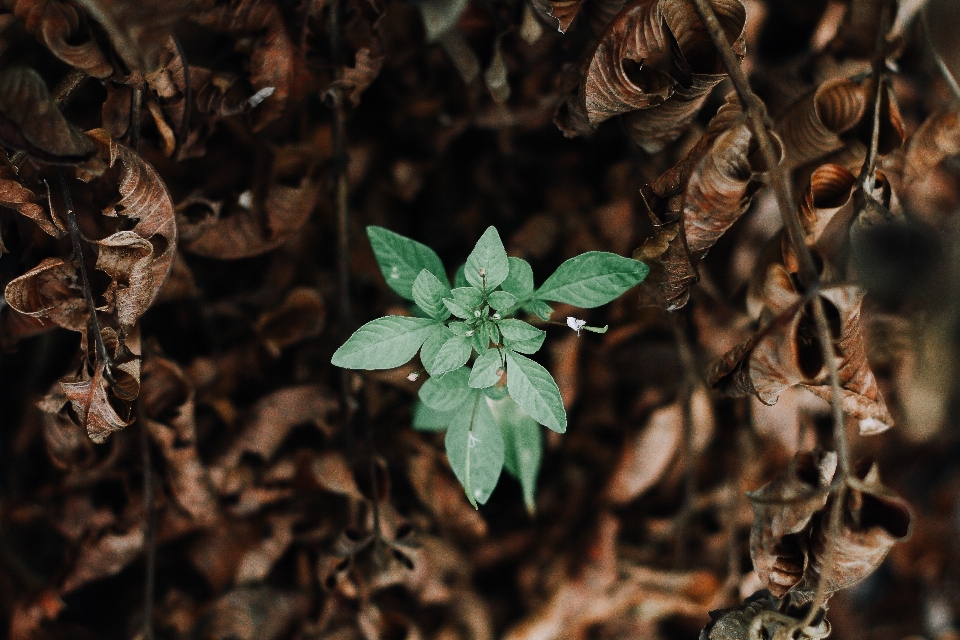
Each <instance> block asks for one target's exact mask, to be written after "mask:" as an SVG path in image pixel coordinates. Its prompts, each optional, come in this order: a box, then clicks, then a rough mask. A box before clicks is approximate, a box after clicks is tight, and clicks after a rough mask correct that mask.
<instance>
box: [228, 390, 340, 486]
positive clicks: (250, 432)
mask: <svg viewBox="0 0 960 640" xmlns="http://www.w3.org/2000/svg"><path fill="white" fill-rule="evenodd" d="M337 409H338V403H337V401H336V400H335V399H334V398H333V397H332V396H331V395H330V392H329V391H328V390H327V389H326V388H324V387H322V386H320V385H302V386H299V387H290V388H288V389H281V390H279V391H276V392H274V393H272V394H270V395H268V396H266V397H264V398H262V399H261V400H260V401H259V402H257V403H256V404H255V405H254V406H253V408H252V409H251V410H250V414H249V417H248V419H247V420H246V425H245V426H244V428H243V429H242V430H241V432H240V434H239V436H238V437H237V439H236V440H235V441H234V442H233V444H232V445H231V446H230V448H229V449H228V450H227V451H226V452H225V453H224V454H223V456H222V457H221V458H220V460H219V461H218V466H219V467H226V468H232V467H235V466H236V465H237V463H239V461H240V456H241V455H243V454H244V453H246V452H249V453H255V454H257V455H259V456H260V457H262V458H263V459H264V460H270V459H271V458H273V454H274V453H275V452H276V450H277V448H278V447H279V446H280V444H281V443H282V442H283V440H284V438H286V437H287V434H288V433H289V432H290V429H292V428H293V427H295V426H297V425H301V424H315V425H318V424H324V423H326V421H328V420H329V419H330V417H331V415H332V414H334V413H335V412H336V411H337Z"/></svg>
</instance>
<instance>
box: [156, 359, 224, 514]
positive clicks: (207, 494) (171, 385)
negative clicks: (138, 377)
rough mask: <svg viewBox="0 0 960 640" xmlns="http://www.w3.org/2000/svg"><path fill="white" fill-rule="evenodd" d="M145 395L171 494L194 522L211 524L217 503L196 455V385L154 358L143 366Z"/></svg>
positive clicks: (177, 369)
mask: <svg viewBox="0 0 960 640" xmlns="http://www.w3.org/2000/svg"><path fill="white" fill-rule="evenodd" d="M142 393H143V409H144V418H145V419H146V427H147V428H148V429H149V431H150V435H151V436H152V438H153V441H154V442H155V443H156V444H157V446H158V447H159V448H160V453H161V455H162V456H163V458H164V461H165V462H166V464H167V469H168V473H167V479H168V482H169V486H170V493H171V494H172V496H173V498H174V500H176V502H177V504H179V505H180V506H181V507H182V508H183V509H184V511H186V512H187V513H189V514H190V517H191V518H192V519H193V520H194V521H195V522H197V523H199V524H201V525H209V524H212V523H213V522H214V521H215V520H216V518H217V513H218V508H217V500H216V496H215V495H214V492H213V483H212V482H211V480H210V474H209V473H208V471H207V468H206V466H205V465H204V464H203V461H202V460H201V459H200V455H199V453H198V452H197V443H196V437H197V436H196V423H195V416H194V412H195V401H194V390H193V386H192V385H191V383H190V381H189V380H188V379H187V377H186V375H185V374H184V372H183V371H182V370H181V369H180V368H179V367H178V366H177V365H176V364H174V363H173V362H171V361H170V360H167V359H165V358H158V357H151V358H148V359H147V360H146V361H145V362H144V365H143V380H142Z"/></svg>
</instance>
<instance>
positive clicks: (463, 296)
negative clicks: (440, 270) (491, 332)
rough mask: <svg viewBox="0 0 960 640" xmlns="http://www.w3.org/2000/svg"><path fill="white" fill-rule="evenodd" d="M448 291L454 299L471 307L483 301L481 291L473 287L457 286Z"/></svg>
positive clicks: (477, 305)
mask: <svg viewBox="0 0 960 640" xmlns="http://www.w3.org/2000/svg"><path fill="white" fill-rule="evenodd" d="M450 293H451V294H452V295H453V299H454V300H456V301H457V302H459V303H460V304H462V305H466V306H468V307H470V308H471V309H473V308H474V307H479V306H480V304H481V303H482V302H483V292H482V291H480V289H474V288H473V287H457V288H456V289H453V290H451V291H450Z"/></svg>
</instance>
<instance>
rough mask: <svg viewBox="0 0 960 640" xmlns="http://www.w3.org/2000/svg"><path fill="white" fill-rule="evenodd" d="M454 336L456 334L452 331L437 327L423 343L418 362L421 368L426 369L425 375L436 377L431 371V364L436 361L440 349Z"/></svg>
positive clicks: (435, 373)
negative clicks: (421, 364) (421, 365)
mask: <svg viewBox="0 0 960 640" xmlns="http://www.w3.org/2000/svg"><path fill="white" fill-rule="evenodd" d="M454 335H456V334H454V332H453V331H451V330H450V329H448V328H447V327H445V326H443V325H439V326H438V327H437V329H436V330H435V331H434V332H433V333H431V334H430V335H429V336H428V337H427V339H426V340H425V341H424V343H423V348H422V349H420V362H421V363H423V368H424V369H426V370H427V373H429V374H430V375H431V376H435V375H437V372H436V371H434V369H433V363H434V362H435V361H436V359H437V354H438V353H439V352H440V347H442V346H443V344H444V343H445V342H446V341H447V340H449V339H450V338H452V337H453V336H454Z"/></svg>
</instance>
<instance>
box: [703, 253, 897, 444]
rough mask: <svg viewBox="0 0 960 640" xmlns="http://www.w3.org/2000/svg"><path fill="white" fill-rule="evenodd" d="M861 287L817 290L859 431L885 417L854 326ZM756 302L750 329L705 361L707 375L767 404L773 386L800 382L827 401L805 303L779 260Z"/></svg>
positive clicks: (873, 428)
mask: <svg viewBox="0 0 960 640" xmlns="http://www.w3.org/2000/svg"><path fill="white" fill-rule="evenodd" d="M863 295H864V292H863V291H862V290H861V289H860V288H859V287H856V286H852V285H845V286H834V287H827V288H825V289H823V290H822V292H821V293H820V296H821V300H822V301H823V304H824V309H825V312H826V314H827V317H828V320H829V322H830V324H831V335H832V337H833V345H832V346H833V350H834V352H835V353H836V354H837V367H838V369H839V371H840V385H841V392H842V402H843V406H844V410H845V411H846V412H847V414H848V415H850V416H852V417H854V418H856V419H857V420H859V421H860V430H861V433H863V434H872V433H879V432H881V431H884V430H886V429H888V428H889V427H890V426H891V425H892V424H893V419H892V418H891V416H890V413H889V411H888V410H887V407H886V403H884V401H883V397H882V396H881V394H880V389H879V386H878V385H877V380H876V378H875V377H874V375H873V373H872V371H871V370H870V365H869V363H868V362H867V358H866V351H865V350H864V345H863V337H862V335H861V333H860V306H861V304H862V302H863ZM761 297H762V300H763V302H764V309H763V312H762V314H761V317H760V329H759V331H758V332H757V334H756V335H755V336H754V337H752V338H750V339H749V340H747V341H746V342H744V343H742V344H741V345H739V346H738V347H736V348H735V349H733V350H732V351H730V353H728V354H727V355H726V356H724V357H723V358H721V359H720V361H718V362H717V363H715V364H714V365H713V367H712V368H711V371H710V373H709V374H708V380H709V381H710V383H711V384H712V385H713V386H714V387H715V388H719V389H722V390H724V391H727V392H731V393H734V394H737V395H739V394H746V395H755V396H756V397H757V398H759V399H760V400H761V401H762V402H764V403H765V404H774V403H776V401H777V396H778V395H779V394H780V392H781V391H783V390H784V389H786V388H787V387H790V386H793V385H802V386H804V387H806V388H807V389H809V390H810V391H812V392H813V393H815V394H816V395H818V396H820V397H821V398H824V399H826V400H828V401H829V400H830V398H831V396H832V392H831V389H830V386H829V384H827V376H828V374H827V367H826V366H825V363H824V361H823V355H822V350H821V347H820V344H819V341H818V339H817V338H816V331H815V327H814V323H813V311H812V306H811V303H809V302H805V300H804V298H803V296H801V295H800V294H799V293H797V290H796V286H795V284H794V282H793V280H792V278H791V274H790V273H789V272H788V271H787V269H786V268H785V267H783V266H782V265H779V264H774V265H772V266H771V267H770V268H769V270H768V271H767V280H766V282H765V284H764V289H763V294H762V296H761Z"/></svg>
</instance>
